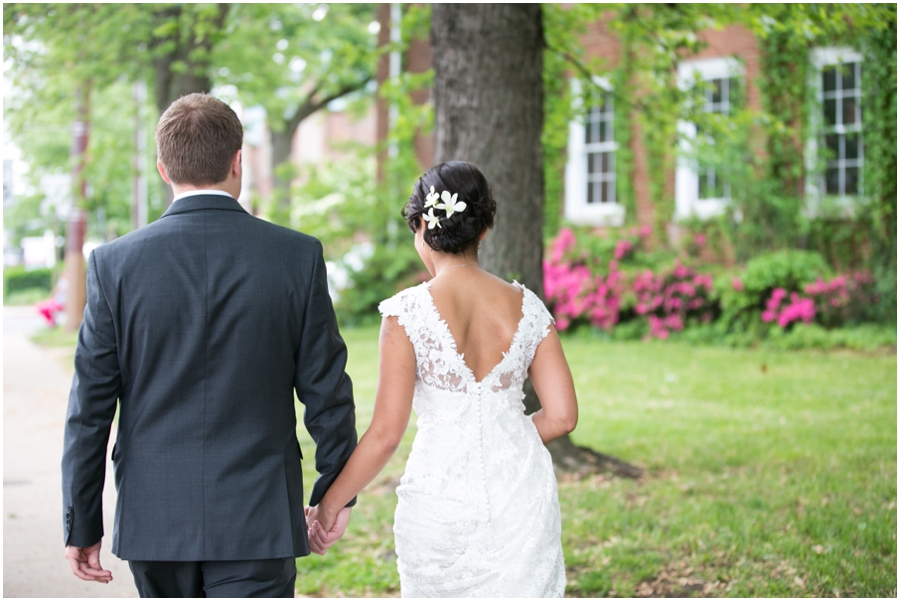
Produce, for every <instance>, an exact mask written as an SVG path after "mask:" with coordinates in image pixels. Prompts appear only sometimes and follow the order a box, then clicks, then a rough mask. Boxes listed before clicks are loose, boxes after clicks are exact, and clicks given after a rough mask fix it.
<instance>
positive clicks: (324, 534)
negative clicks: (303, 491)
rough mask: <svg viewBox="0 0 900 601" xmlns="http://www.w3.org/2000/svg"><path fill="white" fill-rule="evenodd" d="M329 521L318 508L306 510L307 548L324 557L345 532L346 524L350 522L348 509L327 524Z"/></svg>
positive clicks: (345, 508) (341, 511)
mask: <svg viewBox="0 0 900 601" xmlns="http://www.w3.org/2000/svg"><path fill="white" fill-rule="evenodd" d="M320 520H321V521H320ZM329 521H330V520H329V519H328V518H327V517H326V516H325V515H324V514H323V513H321V512H319V508H318V506H316V507H307V508H306V523H307V525H308V527H309V548H310V549H311V550H312V551H313V553H318V554H319V555H325V553H326V552H327V551H328V549H329V547H331V545H333V544H334V543H336V542H337V541H338V540H340V538H341V537H342V536H344V531H345V530H347V523H348V522H349V521H350V508H349V507H344V508H343V509H341V510H340V511H339V512H338V513H337V516H335V518H334V521H333V522H332V523H331V524H329V523H328V522H329Z"/></svg>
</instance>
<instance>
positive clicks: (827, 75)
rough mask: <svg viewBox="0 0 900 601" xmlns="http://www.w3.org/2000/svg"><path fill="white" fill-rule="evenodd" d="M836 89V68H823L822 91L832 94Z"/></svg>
mask: <svg viewBox="0 0 900 601" xmlns="http://www.w3.org/2000/svg"><path fill="white" fill-rule="evenodd" d="M836 89H837V68H836V67H825V68H824V69H822V91H823V92H834V91H835V90H836Z"/></svg>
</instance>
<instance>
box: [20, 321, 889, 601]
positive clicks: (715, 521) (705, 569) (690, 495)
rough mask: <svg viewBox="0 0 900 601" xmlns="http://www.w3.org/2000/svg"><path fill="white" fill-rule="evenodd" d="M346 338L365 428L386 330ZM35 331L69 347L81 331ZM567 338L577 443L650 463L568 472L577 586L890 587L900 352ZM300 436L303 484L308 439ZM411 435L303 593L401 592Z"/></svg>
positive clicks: (308, 569)
mask: <svg viewBox="0 0 900 601" xmlns="http://www.w3.org/2000/svg"><path fill="white" fill-rule="evenodd" d="M343 334H344V337H345V339H346V341H347V344H348V346H349V354H350V360H349V365H348V371H349V373H350V375H351V377H352V378H353V382H354V390H355V393H356V399H357V407H358V411H357V422H358V426H357V427H358V430H359V432H360V434H362V432H363V431H364V430H365V428H366V426H367V425H368V423H369V421H370V420H371V416H372V401H373V398H374V395H375V386H376V382H377V367H378V366H377V360H378V348H377V339H378V330H377V328H366V329H348V330H345V331H344V332H343ZM35 340H36V341H37V342H40V343H42V344H45V345H50V346H61V347H63V348H65V347H70V348H71V347H74V341H75V335H74V334H66V333H64V332H62V330H61V329H56V330H47V331H43V332H42V333H41V334H39V335H37V336H35ZM563 345H564V347H565V349H566V355H567V357H568V358H569V362H570V365H571V367H572V373H573V374H574V377H575V385H576V389H577V391H578V395H579V403H580V420H579V423H578V428H577V429H576V430H575V432H574V433H573V438H574V440H575V442H576V443H578V444H580V445H587V446H590V447H592V448H594V449H597V450H599V451H602V452H605V453H609V454H613V455H616V456H618V457H620V458H622V459H625V460H627V461H630V462H633V463H636V464H639V465H641V466H643V467H645V468H646V469H647V476H646V477H645V478H644V479H643V480H642V481H640V482H633V481H625V480H620V479H614V478H613V479H611V478H608V477H605V476H596V477H593V478H588V479H584V480H579V481H572V480H568V479H563V481H561V482H560V503H561V506H562V513H563V546H564V549H565V553H566V565H567V567H568V572H569V578H568V594H569V595H571V596H588V597H598V596H621V597H629V596H642V595H651V594H652V595H659V596H664V595H669V596H733V597H761V596H779V597H782V596H783V597H793V596H821V597H829V596H838V595H840V596H858V597H896V591H897V569H896V568H897V510H896V499H897V357H896V354H894V353H893V352H887V351H882V352H878V353H868V354H863V353H859V352H850V351H831V352H818V351H793V352H789V351H774V350H759V349H750V350H747V349H730V348H723V347H698V346H691V345H688V344H683V343H677V342H671V341H669V342H653V343H641V342H615V343H611V342H604V341H602V340H600V339H591V338H589V337H581V336H576V337H566V338H564V339H563ZM66 361H67V362H68V363H71V355H68V357H67V359H66ZM298 434H299V436H300V441H301V447H302V449H303V454H304V456H305V457H307V460H306V461H305V462H304V470H305V473H304V477H305V482H306V489H307V491H309V490H310V488H311V485H312V482H313V480H314V478H315V475H316V474H315V470H314V461H313V457H314V450H315V449H314V445H313V444H312V441H311V440H310V438H309V435H308V434H307V433H306V431H305V430H304V429H303V427H302V425H301V426H300V428H299V430H298ZM414 434H415V425H414V424H411V425H410V428H409V430H408V431H407V434H406V437H405V438H404V441H403V444H402V445H401V447H400V450H399V451H398V452H397V454H396V456H395V457H394V458H393V459H392V460H391V462H390V464H389V465H388V467H387V468H386V469H385V471H384V472H383V473H382V474H381V475H380V476H379V477H378V478H377V479H376V481H375V482H374V483H373V484H372V485H371V486H370V487H369V489H367V490H366V491H364V492H363V493H362V494H361V495H360V498H359V505H358V506H357V508H356V509H355V510H354V511H353V517H352V519H351V522H350V527H349V528H348V532H347V534H346V536H345V538H344V539H343V540H341V541H340V542H339V543H338V544H337V545H335V546H334V547H332V549H331V550H330V551H329V552H328V555H327V556H325V557H320V556H318V555H313V556H311V557H306V558H302V559H299V560H298V561H297V566H298V578H297V591H298V592H299V593H301V594H308V595H318V596H342V595H343V596H398V595H399V580H398V577H397V573H396V557H395V555H394V552H393V536H392V533H391V524H392V521H393V512H394V506H395V500H396V497H395V496H394V492H393V491H394V487H395V486H396V483H397V480H398V479H399V476H400V474H401V473H402V472H403V465H404V462H405V459H406V457H407V455H408V454H409V449H410V445H411V444H412V439H413V436H414Z"/></svg>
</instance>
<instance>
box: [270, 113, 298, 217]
mask: <svg viewBox="0 0 900 601" xmlns="http://www.w3.org/2000/svg"><path fill="white" fill-rule="evenodd" d="M298 126H299V124H298ZM296 131H297V130H296V127H295V128H293V129H290V131H275V130H271V132H270V133H269V139H270V140H271V142H272V163H271V167H272V197H273V198H272V201H273V202H272V205H271V206H272V211H273V212H274V213H275V214H276V215H275V218H276V222H279V223H283V224H287V219H288V217H289V215H288V214H289V213H290V209H291V179H292V178H293V174H292V173H290V172H292V171H293V170H292V169H290V168H289V166H290V165H289V164H290V161H291V149H292V147H293V142H294V132H296Z"/></svg>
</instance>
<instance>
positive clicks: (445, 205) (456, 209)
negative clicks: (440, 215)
mask: <svg viewBox="0 0 900 601" xmlns="http://www.w3.org/2000/svg"><path fill="white" fill-rule="evenodd" d="M457 196H459V194H454V195H453V196H450V192H448V191H447V190H444V191H443V192H441V200H443V201H444V202H442V203H439V204H437V205H435V206H436V207H437V208H439V209H444V210H445V211H446V212H447V219H450V217H452V216H453V213H462V212H463V211H465V210H466V203H464V202H462V201H459V202H456V197H457Z"/></svg>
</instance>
